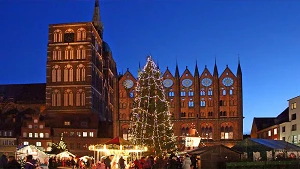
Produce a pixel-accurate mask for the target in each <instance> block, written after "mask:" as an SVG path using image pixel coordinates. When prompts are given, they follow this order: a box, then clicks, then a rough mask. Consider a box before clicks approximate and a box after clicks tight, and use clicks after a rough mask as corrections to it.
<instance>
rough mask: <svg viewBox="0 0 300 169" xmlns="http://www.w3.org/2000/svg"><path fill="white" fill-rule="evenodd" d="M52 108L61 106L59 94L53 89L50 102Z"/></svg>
mask: <svg viewBox="0 0 300 169" xmlns="http://www.w3.org/2000/svg"><path fill="white" fill-rule="evenodd" d="M51 105H52V106H61V94H60V91H59V90H57V89H55V90H54V91H53V92H52V102H51Z"/></svg>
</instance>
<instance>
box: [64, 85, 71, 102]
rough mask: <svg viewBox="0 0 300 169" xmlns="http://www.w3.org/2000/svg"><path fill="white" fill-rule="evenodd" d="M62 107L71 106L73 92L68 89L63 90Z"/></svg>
mask: <svg viewBox="0 0 300 169" xmlns="http://www.w3.org/2000/svg"><path fill="white" fill-rule="evenodd" d="M64 106H73V92H72V91H71V90H70V89H67V90H65V93H64Z"/></svg>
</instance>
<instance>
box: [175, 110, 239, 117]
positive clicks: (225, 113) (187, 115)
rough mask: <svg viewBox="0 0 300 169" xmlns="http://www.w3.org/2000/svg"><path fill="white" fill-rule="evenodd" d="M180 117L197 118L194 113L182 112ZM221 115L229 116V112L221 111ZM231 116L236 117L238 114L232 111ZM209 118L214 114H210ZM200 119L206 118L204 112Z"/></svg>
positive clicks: (201, 113) (208, 114)
mask: <svg viewBox="0 0 300 169" xmlns="http://www.w3.org/2000/svg"><path fill="white" fill-rule="evenodd" d="M180 115H181V117H195V114H194V113H193V112H190V113H186V112H181V113H180ZM219 115H220V116H227V112H226V111H220V112H219ZM229 115H230V116H236V113H235V111H231V112H230V113H229ZM197 116H198V115H197ZM207 116H209V117H211V116H213V112H208V113H207ZM200 117H205V113H204V112H200Z"/></svg>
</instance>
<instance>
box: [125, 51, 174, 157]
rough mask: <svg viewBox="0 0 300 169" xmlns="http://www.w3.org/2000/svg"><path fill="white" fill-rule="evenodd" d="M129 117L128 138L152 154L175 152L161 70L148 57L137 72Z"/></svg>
mask: <svg viewBox="0 0 300 169" xmlns="http://www.w3.org/2000/svg"><path fill="white" fill-rule="evenodd" d="M134 101H135V105H134V108H133V114H132V120H131V127H130V128H131V141H132V142H133V144H135V145H142V146H147V147H148V149H149V150H152V151H153V152H155V154H162V153H165V152H174V151H175V150H176V137H175V136H174V132H173V124H172V123H171V120H170V117H171V114H170V111H169V104H168V101H167V100H166V96H165V91H164V87H163V84H162V78H161V72H160V70H159V69H158V67H157V66H156V64H155V63H154V61H153V60H152V58H151V57H150V56H148V58H147V63H146V65H145V66H144V68H143V70H142V71H141V72H139V76H138V81H137V85H136V88H135V98H134Z"/></svg>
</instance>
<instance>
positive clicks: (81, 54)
mask: <svg viewBox="0 0 300 169" xmlns="http://www.w3.org/2000/svg"><path fill="white" fill-rule="evenodd" d="M85 57H86V51H85V48H84V47H83V46H79V48H78V49H77V59H85Z"/></svg>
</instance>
